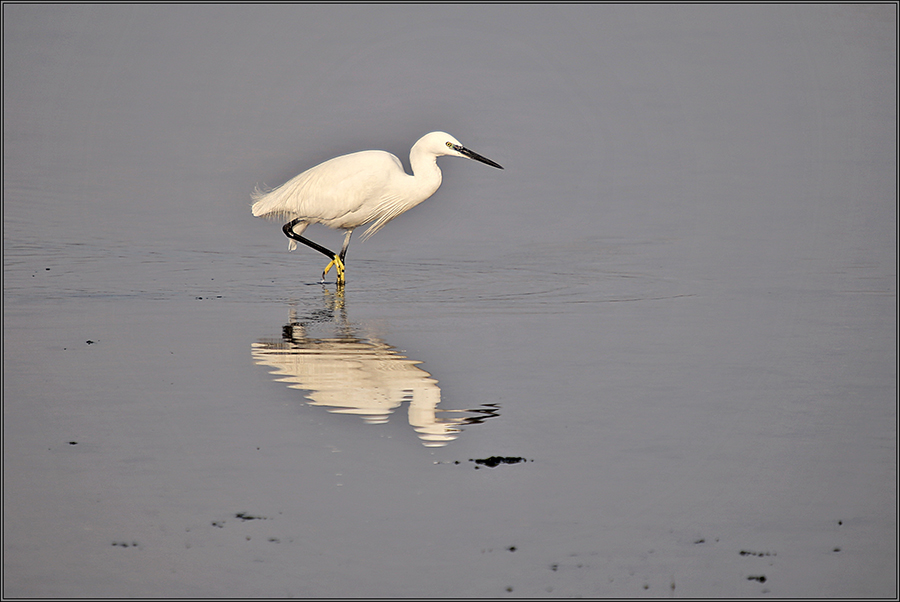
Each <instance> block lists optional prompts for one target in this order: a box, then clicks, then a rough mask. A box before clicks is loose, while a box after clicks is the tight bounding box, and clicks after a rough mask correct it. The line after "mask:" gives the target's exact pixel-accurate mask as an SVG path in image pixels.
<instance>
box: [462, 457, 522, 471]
mask: <svg viewBox="0 0 900 602" xmlns="http://www.w3.org/2000/svg"><path fill="white" fill-rule="evenodd" d="M469 462H475V464H480V465H482V466H487V467H488V468H494V467H496V466H500V465H501V464H518V463H519V462H527V460H526V459H525V458H519V457H511V456H509V457H502V456H491V457H490V458H481V459H478V460H473V459H471V458H469ZM475 468H478V467H477V466H476V467H475Z"/></svg>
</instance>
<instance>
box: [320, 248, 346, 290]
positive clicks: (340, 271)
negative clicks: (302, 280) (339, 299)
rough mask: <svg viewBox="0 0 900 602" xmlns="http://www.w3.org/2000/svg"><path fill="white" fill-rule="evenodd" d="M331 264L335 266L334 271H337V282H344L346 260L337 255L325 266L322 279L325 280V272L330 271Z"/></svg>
mask: <svg viewBox="0 0 900 602" xmlns="http://www.w3.org/2000/svg"><path fill="white" fill-rule="evenodd" d="M331 266H334V271H335V272H337V283H338V284H344V262H343V261H341V258H340V257H338V256H337V255H335V256H334V259H332V260H331V261H330V262H329V263H328V265H326V266H325V271H323V272H322V281H323V282H324V281H325V274H327V273H328V270H330V269H331Z"/></svg>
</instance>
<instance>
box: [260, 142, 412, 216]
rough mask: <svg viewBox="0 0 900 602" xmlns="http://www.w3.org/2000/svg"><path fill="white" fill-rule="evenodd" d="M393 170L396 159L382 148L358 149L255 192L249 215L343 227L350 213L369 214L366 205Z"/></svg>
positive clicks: (397, 168) (378, 194)
mask: <svg viewBox="0 0 900 602" xmlns="http://www.w3.org/2000/svg"><path fill="white" fill-rule="evenodd" d="M397 172H400V173H403V167H402V164H401V163H400V160H399V159H397V157H395V156H394V155H392V154H390V153H386V152H384V151H362V152H359V153H353V154H350V155H343V156H341V157H335V158H334V159H331V160H329V161H326V162H324V163H322V164H320V165H317V166H315V167H313V168H311V169H308V170H306V171H305V172H303V173H301V174H300V175H298V176H295V177H294V178H292V179H291V180H288V181H287V182H285V183H284V184H282V185H281V186H279V187H278V188H275V189H274V190H271V191H268V192H263V191H259V190H257V191H255V192H254V194H253V200H254V201H255V202H254V204H253V207H252V211H253V215H255V216H265V217H287V218H291V219H296V218H304V219H306V220H308V221H310V222H318V223H323V224H325V225H329V226H332V227H346V226H347V224H344V223H343V222H342V219H343V218H345V217H346V216H348V215H350V214H359V217H361V218H362V217H365V216H366V215H367V214H369V213H370V212H369V211H367V210H366V209H367V206H368V205H369V204H372V207H373V208H374V207H375V203H376V202H377V201H378V200H379V199H380V198H382V197H383V196H384V194H383V191H384V189H385V186H386V185H387V183H388V182H389V181H390V178H391V177H395V176H396V174H397ZM371 219H373V218H372V217H370V218H369V219H368V220H366V221H370V220H371ZM366 221H363V222H359V223H357V224H356V225H361V224H363V223H366Z"/></svg>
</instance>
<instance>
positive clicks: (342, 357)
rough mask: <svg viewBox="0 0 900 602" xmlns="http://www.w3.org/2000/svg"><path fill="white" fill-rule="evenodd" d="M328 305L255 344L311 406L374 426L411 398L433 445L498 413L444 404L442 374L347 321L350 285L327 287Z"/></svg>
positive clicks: (419, 427) (411, 410)
mask: <svg viewBox="0 0 900 602" xmlns="http://www.w3.org/2000/svg"><path fill="white" fill-rule="evenodd" d="M325 295H326V307H325V308H323V309H320V310H317V311H314V312H311V313H309V314H307V315H306V316H305V317H304V318H303V319H298V318H297V313H296V310H295V309H294V308H291V313H290V322H289V323H288V324H287V325H285V326H284V327H283V329H282V337H281V338H280V339H276V338H269V339H261V340H260V341H259V342H257V343H254V344H253V351H252V353H253V359H254V361H256V363H257V364H260V365H262V366H269V367H270V368H273V369H272V370H270V372H271V374H274V375H276V376H277V378H276V380H277V381H279V382H284V383H287V386H288V387H290V388H292V389H301V390H304V391H308V393H307V395H306V398H307V399H308V400H309V405H313V406H324V407H325V408H326V409H327V410H328V411H329V412H334V413H337V414H355V415H357V416H360V417H361V418H362V419H363V420H364V421H365V422H367V423H368V424H383V423H386V422H387V421H388V419H389V417H390V415H391V414H392V413H393V412H394V410H395V408H397V407H399V406H400V405H401V404H402V403H404V402H408V404H409V406H408V417H409V424H410V426H412V427H413V429H415V431H416V433H417V434H418V436H419V438H420V439H421V440H422V443H423V444H424V445H425V446H427V447H441V446H444V445H447V444H448V443H449V442H450V441H453V440H454V439H456V438H457V437H458V436H459V433H460V432H461V431H462V427H463V426H465V425H470V424H480V423H482V422H484V421H485V420H487V419H488V418H493V417H495V416H498V415H499V412H498V409H499V406H497V405H496V404H484V405H482V406H481V407H479V408H476V409H470V410H444V409H439V408H438V407H437V406H438V404H439V403H440V401H441V390H440V388H438V385H437V380H435V379H434V378H432V377H431V375H430V374H429V373H428V372H425V371H424V370H422V369H421V368H419V367H418V365H417V364H420V363H421V362H419V361H416V360H411V359H408V358H407V357H405V356H403V355H401V354H400V352H399V351H398V350H397V349H395V348H393V347H391V346H390V345H388V344H387V343H385V342H384V341H383V340H381V339H380V338H378V337H377V336H365V335H362V334H360V332H359V331H360V330H361V329H360V328H359V327H358V326H355V325H353V324H350V323H348V322H347V319H346V311H345V309H344V297H343V291H338V292H337V293H336V294H334V295H332V294H331V292H330V291H327V290H325ZM329 323H330V324H331V326H332V328H331V329H330V330H332V332H331V333H328V334H329V335H330V336H325V337H313V336H311V335H310V330H312V329H316V328H319V327H321V326H322V325H326V326H327V325H328V324H329Z"/></svg>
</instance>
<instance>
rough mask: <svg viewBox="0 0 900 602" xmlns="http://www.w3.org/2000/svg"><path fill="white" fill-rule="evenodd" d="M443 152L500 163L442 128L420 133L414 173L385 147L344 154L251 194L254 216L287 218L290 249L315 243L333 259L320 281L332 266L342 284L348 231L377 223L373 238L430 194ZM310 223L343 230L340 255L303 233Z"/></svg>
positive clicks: (414, 152)
mask: <svg viewBox="0 0 900 602" xmlns="http://www.w3.org/2000/svg"><path fill="white" fill-rule="evenodd" d="M442 155H449V156H451V157H468V158H469V159H474V160H476V161H481V162H482V163H486V164H487V165H490V166H492V167H496V168H498V169H503V168H502V167H501V166H500V165H498V164H497V163H494V162H493V161H491V160H490V159H486V158H485V157H482V156H481V155H479V154H477V153H473V152H472V151H470V150H469V149H467V148H465V147H464V146H463V145H462V144H460V143H459V141H458V140H457V139H456V138H454V137H453V136H451V135H450V134H447V133H444V132H431V133H430V134H425V135H424V136H422V137H421V138H420V139H419V140H418V141H417V142H416V143H415V144H414V145H413V147H412V150H410V151H409V162H410V165H411V166H412V171H413V175H409V174H407V173H406V172H405V171H404V170H403V165H402V164H401V163H400V160H399V159H398V158H397V157H395V156H394V155H392V154H391V153H387V152H385V151H380V150H368V151H361V152H358V153H351V154H349V155H342V156H340V157H335V158H334V159H330V160H328V161H325V162H324V163H320V164H319V165H317V166H315V167H313V168H310V169H308V170H306V171H304V172H303V173H301V174H300V175H298V176H294V177H293V178H292V179H290V180H288V181H287V182H285V183H284V184H282V185H281V186H279V187H277V188H275V189H273V190H269V191H261V190H260V189H259V188H257V189H256V190H255V191H254V192H253V195H252V197H253V201H254V203H253V206H252V208H251V210H252V212H253V215H254V216H256V217H269V218H287V219H289V220H290V221H288V222H287V223H286V224H285V225H284V227H283V228H282V230H283V231H284V234H285V236H287V237H288V238H290V239H291V241H290V243H289V244H288V249H289V250H291V251H293V250H294V249H296V248H297V243H298V242H302V243H303V244H305V245H307V246H309V247H312V248H313V249H315V250H316V251H319V252H320V253H323V254H325V255H327V256H328V258H329V259H330V260H331V261H330V262H329V264H328V265H327V266H326V267H325V271H324V272H322V280H323V281H324V280H325V275H326V274H327V273H328V270H330V269H331V266H334V267H335V271H336V272H337V283H338V285H342V284H343V283H344V258H345V256H346V255H347V247H348V246H349V245H350V235H351V234H353V230H354V229H355V228H357V227H359V226H362V225H365V224H368V223H370V222H374V223H373V224H372V225H371V226H369V228H368V230H366V232H365V234H364V235H363V239H364V240H365V239H366V238H369V237H370V236H372V235H373V234H374V233H375V232H377V231H378V230H380V229H381V228H382V226H384V225H385V224H386V223H388V222H389V221H391V220H392V219H394V218H395V217H397V216H398V215H400V214H401V213H403V212H404V211H408V210H409V209H412V208H413V207H415V206H416V205H418V204H419V203H421V202H422V201H424V200H425V199H427V198H428V197H430V196H431V195H432V194H434V192H435V191H436V190H437V189H438V187H440V185H441V170H440V168H439V167H438V166H437V158H438V157H440V156H442ZM310 224H323V225H325V226H328V227H329V228H334V229H340V230H345V232H346V233H345V235H344V245H343V247H341V252H340V253H334V252H332V251H329V250H328V249H326V248H325V247H323V246H322V245H320V244H318V243H315V242H313V241H311V240H309V239H308V238H304V237H303V236H302V234H303V232H304V231H305V230H306V228H307V226H309V225H310Z"/></svg>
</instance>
